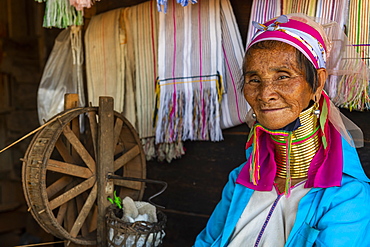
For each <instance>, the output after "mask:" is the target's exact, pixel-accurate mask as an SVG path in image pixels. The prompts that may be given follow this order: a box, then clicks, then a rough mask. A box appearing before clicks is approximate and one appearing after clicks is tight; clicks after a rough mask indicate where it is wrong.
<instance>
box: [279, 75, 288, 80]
mask: <svg viewBox="0 0 370 247" xmlns="http://www.w3.org/2000/svg"><path fill="white" fill-rule="evenodd" d="M289 78H290V77H289V76H287V75H281V76H279V77H278V80H284V79H289Z"/></svg>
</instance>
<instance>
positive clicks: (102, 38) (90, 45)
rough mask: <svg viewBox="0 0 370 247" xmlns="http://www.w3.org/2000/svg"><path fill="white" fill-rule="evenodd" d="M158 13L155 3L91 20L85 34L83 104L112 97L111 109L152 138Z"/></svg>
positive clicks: (112, 12)
mask: <svg viewBox="0 0 370 247" xmlns="http://www.w3.org/2000/svg"><path fill="white" fill-rule="evenodd" d="M157 42H158V11H157V8H156V3H155V1H148V2H145V3H142V4H139V5H136V6H132V7H130V8H122V9H117V10H112V11H109V12H106V13H103V14H100V15H97V16H94V17H93V18H92V19H91V21H90V24H89V27H88V29H87V31H86V35H85V43H86V70H87V83H88V87H87V88H88V99H89V101H90V102H92V104H93V105H97V104H98V99H99V96H102V95H105V96H112V97H114V109H115V110H116V111H118V112H122V113H123V115H124V116H125V117H126V118H127V119H128V120H129V121H130V122H131V124H132V125H133V126H135V128H136V130H137V131H138V133H139V136H140V138H146V137H153V136H154V128H153V109H154V105H155V82H156V77H157V68H156V67H157V46H158V45H157Z"/></svg>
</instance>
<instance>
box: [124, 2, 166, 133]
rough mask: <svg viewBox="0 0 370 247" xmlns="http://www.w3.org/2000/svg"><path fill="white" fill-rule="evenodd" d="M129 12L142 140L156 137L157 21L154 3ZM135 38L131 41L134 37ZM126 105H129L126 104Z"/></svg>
mask: <svg viewBox="0 0 370 247" xmlns="http://www.w3.org/2000/svg"><path fill="white" fill-rule="evenodd" d="M129 9H130V16H129V19H130V23H131V24H130V31H129V33H130V34H131V35H130V37H129V38H128V41H127V42H128V44H129V45H130V46H131V44H130V42H132V43H133V49H132V50H133V51H135V54H134V60H130V61H135V63H134V64H135V69H134V74H133V75H134V78H135V79H134V81H135V97H136V107H137V108H136V111H137V119H138V131H139V133H140V137H141V138H143V137H153V136H154V128H153V112H154V108H155V84H156V78H157V76H158V75H157V74H158V72H157V71H158V69H157V60H158V18H159V14H158V11H157V8H156V2H155V1H149V2H145V3H142V4H139V5H136V6H132V7H130V8H129ZM131 36H132V38H131ZM127 104H130V103H129V102H127Z"/></svg>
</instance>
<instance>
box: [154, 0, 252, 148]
mask: <svg viewBox="0 0 370 247" xmlns="http://www.w3.org/2000/svg"><path fill="white" fill-rule="evenodd" d="M159 29H160V31H159V33H160V34H159V48H158V56H159V59H158V76H159V79H158V84H157V94H158V111H157V115H156V121H157V122H156V143H162V142H168V143H171V142H178V141H181V140H211V141H220V140H222V139H223V137H222V131H221V128H227V127H231V126H235V125H237V124H240V123H242V122H243V121H244V118H245V115H246V111H247V104H246V101H245V100H244V97H243V96H242V93H241V91H240V90H239V89H238V83H239V82H240V79H241V77H242V76H241V75H242V74H241V67H242V66H241V65H242V59H243V48H242V42H241V38H240V33H239V30H238V28H237V25H236V21H235V17H234V16H233V12H232V9H231V5H230V3H229V1H228V0H222V1H220V0H202V1H199V2H198V3H197V4H193V5H191V6H188V7H186V8H182V7H181V6H177V5H176V4H175V0H171V1H169V2H168V8H167V14H163V13H160V21H159Z"/></svg>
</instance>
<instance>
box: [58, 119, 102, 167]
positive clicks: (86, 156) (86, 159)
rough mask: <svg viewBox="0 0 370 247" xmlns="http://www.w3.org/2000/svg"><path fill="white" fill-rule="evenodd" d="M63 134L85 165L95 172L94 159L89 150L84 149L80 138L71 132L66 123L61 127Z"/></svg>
mask: <svg viewBox="0 0 370 247" xmlns="http://www.w3.org/2000/svg"><path fill="white" fill-rule="evenodd" d="M63 134H64V135H65V137H66V138H67V139H68V141H69V142H70V143H71V144H72V146H73V147H74V149H75V150H76V151H77V153H78V154H79V155H80V157H81V158H82V160H83V161H84V162H85V163H86V165H87V166H88V167H89V169H90V170H91V171H92V172H93V173H95V161H94V159H93V158H92V157H91V155H90V154H89V152H88V151H87V150H86V148H85V147H84V146H83V145H82V143H81V142H80V140H79V139H78V138H77V136H76V135H75V134H74V133H73V132H72V130H71V128H69V126H68V125H66V126H64V128H63Z"/></svg>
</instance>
